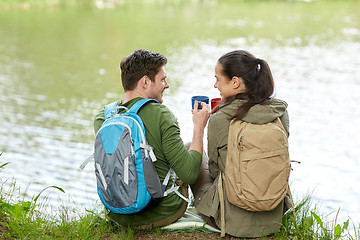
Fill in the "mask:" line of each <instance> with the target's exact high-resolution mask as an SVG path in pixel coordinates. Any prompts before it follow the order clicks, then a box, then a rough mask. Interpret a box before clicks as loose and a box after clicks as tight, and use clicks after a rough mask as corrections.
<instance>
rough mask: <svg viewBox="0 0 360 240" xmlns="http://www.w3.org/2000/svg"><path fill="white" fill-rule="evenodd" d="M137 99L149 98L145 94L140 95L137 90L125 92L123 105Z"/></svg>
mask: <svg viewBox="0 0 360 240" xmlns="http://www.w3.org/2000/svg"><path fill="white" fill-rule="evenodd" d="M137 97H142V98H147V96H146V95H145V94H144V93H140V92H138V91H136V90H130V91H126V92H125V94H124V97H123V98H122V100H121V103H122V104H124V103H126V102H128V101H130V100H132V99H134V98H137Z"/></svg>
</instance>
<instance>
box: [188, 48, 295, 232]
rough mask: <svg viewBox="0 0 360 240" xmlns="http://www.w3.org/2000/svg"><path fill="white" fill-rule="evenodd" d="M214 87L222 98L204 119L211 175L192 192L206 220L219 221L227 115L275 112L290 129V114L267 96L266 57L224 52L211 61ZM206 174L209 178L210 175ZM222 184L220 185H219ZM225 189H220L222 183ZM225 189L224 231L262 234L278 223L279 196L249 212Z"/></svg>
mask: <svg viewBox="0 0 360 240" xmlns="http://www.w3.org/2000/svg"><path fill="white" fill-rule="evenodd" d="M215 78H216V82H215V85H214V87H215V88H217V89H218V90H219V92H220V95H221V100H222V103H221V104H220V105H219V106H218V107H217V108H216V109H214V111H213V115H212V116H211V118H210V120H209V125H208V155H209V162H208V166H209V174H210V176H211V180H207V181H204V179H202V180H201V181H202V182H207V183H205V184H203V185H202V186H201V187H200V188H199V189H198V190H197V191H195V192H194V196H195V207H196V209H197V211H198V212H199V213H200V214H201V216H202V217H203V219H204V220H205V221H206V222H207V223H208V224H210V225H212V226H215V227H218V228H219V227H220V223H221V219H220V201H219V189H218V181H219V173H220V171H221V172H224V171H225V160H226V154H227V141H228V131H229V125H230V121H231V120H233V119H236V120H243V121H245V122H250V123H256V124H264V123H268V122H272V121H274V120H275V119H277V118H279V119H280V120H281V122H282V124H283V126H284V128H285V130H286V132H287V135H288V134H289V131H288V129H289V119H288V113H287V111H286V108H287V104H286V103H285V102H284V101H281V100H278V99H274V98H272V96H273V93H274V81H273V78H272V74H271V71H270V68H269V66H268V64H267V62H266V61H265V60H261V59H258V58H256V57H255V56H254V55H252V54H251V53H249V52H247V51H243V50H237V51H232V52H229V53H227V54H225V55H223V56H222V57H220V58H219V60H218V62H217V64H216V67H215ZM209 179H210V178H209ZM223 189H224V188H223ZM224 190H225V189H224ZM224 190H223V194H224V202H225V203H224V210H225V229H226V233H227V234H229V235H232V236H236V237H262V236H266V235H269V234H272V233H274V232H275V231H277V230H278V229H279V228H280V227H281V221H282V215H283V213H284V210H286V208H285V207H284V201H282V202H281V203H280V204H279V205H278V206H277V207H276V208H275V209H273V210H271V211H266V212H251V211H246V210H244V209H241V208H239V207H237V206H235V205H232V204H231V203H229V202H228V200H227V197H226V192H225V191H224Z"/></svg>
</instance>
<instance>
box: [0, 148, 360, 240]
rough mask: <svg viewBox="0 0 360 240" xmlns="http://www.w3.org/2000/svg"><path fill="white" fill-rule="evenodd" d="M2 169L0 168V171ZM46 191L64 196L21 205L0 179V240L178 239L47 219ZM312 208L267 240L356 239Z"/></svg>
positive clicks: (94, 219)
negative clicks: (150, 237)
mask: <svg viewBox="0 0 360 240" xmlns="http://www.w3.org/2000/svg"><path fill="white" fill-rule="evenodd" d="M0 156H1V153H0ZM6 165H7V163H5V164H0V171H1V169H2V168H3V167H5V166H6ZM47 189H56V190H59V191H61V192H64V190H63V189H62V188H60V187H57V186H49V187H45V188H44V189H43V190H42V191H40V193H39V194H38V195H37V196H35V197H33V198H32V199H31V200H30V201H24V200H20V191H19V188H17V187H16V186H15V184H13V186H12V187H11V191H5V190H4V189H3V183H2V181H1V179H0V239H38V238H41V239H134V238H135V237H136V236H138V235H143V234H150V235H151V236H152V237H153V238H154V237H155V238H156V237H157V236H161V235H166V237H167V236H168V237H169V238H172V239H177V238H176V236H179V233H166V232H165V231H164V230H163V229H154V230H151V231H149V230H148V231H144V230H142V231H137V230H135V229H132V228H125V229H124V228H118V227H117V226H116V225H114V224H112V223H111V222H108V221H105V220H103V219H102V218H100V217H99V216H98V213H94V212H91V211H87V212H86V213H84V214H79V213H77V212H75V211H74V210H71V209H68V208H66V207H62V208H61V209H59V210H58V211H57V212H59V213H60V214H59V216H57V217H53V216H49V215H47V214H44V213H42V212H41V211H39V210H38V209H41V208H42V207H43V206H42V204H43V203H41V202H39V198H40V196H41V195H42V194H43V193H44V191H46V190H47ZM312 205H313V203H312V201H311V198H310V197H304V198H303V199H302V200H301V201H300V202H298V203H297V204H295V213H296V219H294V217H293V213H292V211H289V212H288V213H286V214H285V215H284V217H283V222H282V227H281V229H280V230H279V231H278V232H276V233H275V234H274V235H273V236H271V237H268V238H267V239H274V238H275V239H309V240H310V239H334V240H336V239H359V236H360V235H359V234H360V230H359V229H360V226H355V225H354V224H353V228H354V229H355V230H354V231H353V232H351V233H349V231H348V228H349V221H345V222H344V223H341V224H340V223H337V216H338V214H336V216H335V218H334V219H330V220H327V218H329V216H325V217H324V216H322V215H321V214H320V211H319V209H317V207H316V206H312ZM74 215H75V217H73V216H74ZM70 216H71V217H70ZM199 231H201V229H195V230H188V231H184V233H183V234H190V237H191V236H192V235H191V234H200V233H199ZM207 236H209V235H207V233H201V234H200V235H196V238H197V239H213V238H208V237H207ZM179 237H181V233H180V236H179ZM199 237H200V238H199ZM264 239H266V238H264Z"/></svg>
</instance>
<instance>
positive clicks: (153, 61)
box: [120, 49, 167, 91]
mask: <svg viewBox="0 0 360 240" xmlns="http://www.w3.org/2000/svg"><path fill="white" fill-rule="evenodd" d="M166 63H167V59H166V57H164V56H163V55H161V54H160V53H153V52H150V51H148V50H146V49H138V50H136V51H134V52H133V53H132V54H130V55H129V56H127V57H126V58H124V59H123V60H122V61H121V63H120V69H121V81H122V85H123V88H124V90H125V91H130V90H134V89H135V88H136V86H137V83H138V81H139V80H140V79H141V78H142V77H144V76H147V77H148V78H149V79H150V80H151V81H155V75H156V74H157V73H158V72H159V71H160V70H161V68H162V67H164V66H165V65H166Z"/></svg>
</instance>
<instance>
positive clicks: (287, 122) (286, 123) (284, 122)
mask: <svg viewBox="0 0 360 240" xmlns="http://www.w3.org/2000/svg"><path fill="white" fill-rule="evenodd" d="M280 121H281V123H282V125H283V126H284V128H285V131H286V133H287V136H288V137H289V136H290V131H289V129H290V120H289V114H288V111H287V110H285V112H284V114H283V115H282V116H281V117H280Z"/></svg>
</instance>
